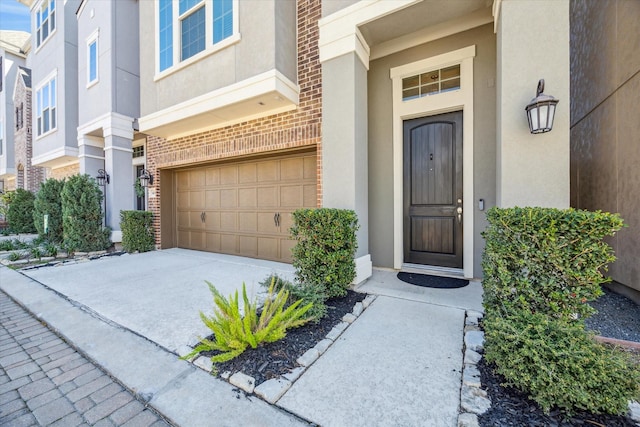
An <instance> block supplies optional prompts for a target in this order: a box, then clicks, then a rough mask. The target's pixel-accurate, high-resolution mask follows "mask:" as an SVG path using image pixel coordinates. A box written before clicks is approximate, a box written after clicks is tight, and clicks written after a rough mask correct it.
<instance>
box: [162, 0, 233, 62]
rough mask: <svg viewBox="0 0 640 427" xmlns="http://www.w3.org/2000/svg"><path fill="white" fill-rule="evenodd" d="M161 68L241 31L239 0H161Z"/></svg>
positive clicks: (207, 49)
mask: <svg viewBox="0 0 640 427" xmlns="http://www.w3.org/2000/svg"><path fill="white" fill-rule="evenodd" d="M157 12H158V26H157V29H158V34H157V44H158V70H159V71H160V72H162V71H164V70H167V69H169V68H171V67H173V66H174V65H177V64H179V63H180V62H182V61H185V60H187V59H189V58H191V57H193V56H195V55H197V54H199V53H201V52H205V51H215V50H216V48H217V46H218V44H219V43H220V42H222V41H224V40H226V39H228V38H230V37H231V36H233V35H234V34H236V33H237V32H238V30H237V23H236V21H237V13H238V11H237V0H211V1H209V0H159V1H158V3H157Z"/></svg>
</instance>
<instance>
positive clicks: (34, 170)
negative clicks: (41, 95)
mask: <svg viewBox="0 0 640 427" xmlns="http://www.w3.org/2000/svg"><path fill="white" fill-rule="evenodd" d="M17 79H18V84H17V85H16V92H15V95H14V98H15V103H14V105H15V107H17V108H19V109H21V111H22V120H19V121H16V128H15V129H14V149H15V165H16V171H17V174H18V176H17V177H16V182H17V187H18V188H23V189H25V190H29V191H32V192H34V193H35V192H37V191H38V190H39V189H40V184H41V183H42V182H44V180H45V179H46V170H45V168H43V167H39V166H32V165H31V158H32V156H33V133H32V132H31V111H32V109H31V97H32V92H31V90H30V89H29V88H27V87H26V86H25V85H24V81H23V80H22V78H21V77H20V76H19V75H18V76H17ZM14 114H15V113H14Z"/></svg>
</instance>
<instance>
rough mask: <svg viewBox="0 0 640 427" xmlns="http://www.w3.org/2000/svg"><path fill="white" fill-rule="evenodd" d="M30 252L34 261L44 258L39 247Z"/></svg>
mask: <svg viewBox="0 0 640 427" xmlns="http://www.w3.org/2000/svg"><path fill="white" fill-rule="evenodd" d="M29 252H30V253H31V258H34V259H40V258H42V251H41V250H40V248H39V247H37V246H34V247H32V248H31V250H30V251H29Z"/></svg>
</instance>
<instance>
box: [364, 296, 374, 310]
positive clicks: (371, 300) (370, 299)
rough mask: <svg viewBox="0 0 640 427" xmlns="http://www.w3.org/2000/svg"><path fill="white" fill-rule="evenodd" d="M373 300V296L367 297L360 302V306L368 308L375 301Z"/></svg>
mask: <svg viewBox="0 0 640 427" xmlns="http://www.w3.org/2000/svg"><path fill="white" fill-rule="evenodd" d="M375 299H376V296H375V295H367V297H366V298H365V299H364V300H363V301H362V306H363V307H364V308H367V307H369V306H370V305H371V303H372V302H373V301H375Z"/></svg>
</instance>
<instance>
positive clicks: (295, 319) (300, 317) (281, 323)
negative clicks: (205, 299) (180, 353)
mask: <svg viewBox="0 0 640 427" xmlns="http://www.w3.org/2000/svg"><path fill="white" fill-rule="evenodd" d="M207 285H209V290H210V291H211V293H212V294H213V301H214V304H215V307H214V313H213V316H206V315H205V314H204V313H202V312H200V318H201V319H202V321H203V322H204V324H205V325H206V326H207V327H208V328H209V329H211V331H212V332H213V334H214V337H215V338H214V339H215V341H211V340H208V339H202V340H201V341H200V344H199V345H198V346H197V347H196V348H195V349H194V350H193V351H192V352H191V353H189V354H188V355H186V356H184V357H183V358H184V359H190V358H191V357H193V356H195V355H196V354H198V353H200V352H203V351H211V350H217V351H220V353H219V354H217V355H215V356H213V357H212V358H211V360H212V361H213V362H225V361H227V360H231V359H233V358H234V357H237V356H239V355H240V354H242V352H244V351H245V350H246V349H247V347H249V346H251V347H252V348H257V347H258V345H260V344H261V343H268V342H274V341H278V340H280V339H282V338H284V337H285V335H286V332H287V329H291V328H295V327H298V326H301V325H303V324H305V323H306V322H307V321H308V320H307V319H304V314H305V313H306V312H307V311H308V310H309V309H310V308H311V305H312V304H307V305H305V306H300V305H301V303H302V301H297V302H295V303H294V304H292V305H290V306H288V307H286V308H285V306H286V303H287V300H288V298H289V293H288V292H287V291H286V290H284V289H283V290H280V292H277V293H276V292H275V291H274V287H273V285H272V286H270V287H269V291H268V292H267V298H266V299H265V302H264V305H263V306H262V312H261V313H260V315H259V316H258V303H257V301H255V300H254V301H253V302H249V298H248V297H247V289H246V287H245V285H244V283H243V284H242V301H243V304H244V310H243V312H244V317H242V315H241V314H240V301H239V298H238V291H237V290H236V292H235V296H234V295H230V296H229V299H227V298H225V297H224V296H222V295H221V294H220V292H218V290H217V289H216V288H215V287H214V286H213V285H212V284H211V283H209V282H207Z"/></svg>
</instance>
